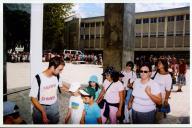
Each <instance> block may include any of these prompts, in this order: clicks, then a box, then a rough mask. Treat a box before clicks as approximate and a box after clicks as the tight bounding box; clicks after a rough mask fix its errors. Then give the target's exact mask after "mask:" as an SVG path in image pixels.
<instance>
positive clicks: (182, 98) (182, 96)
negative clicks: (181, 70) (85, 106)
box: [7, 63, 190, 124]
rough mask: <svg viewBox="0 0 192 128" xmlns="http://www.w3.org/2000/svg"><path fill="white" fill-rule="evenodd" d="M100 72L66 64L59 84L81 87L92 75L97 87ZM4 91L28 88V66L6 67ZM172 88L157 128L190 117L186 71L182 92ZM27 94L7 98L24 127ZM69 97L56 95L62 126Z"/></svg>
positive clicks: (28, 116)
mask: <svg viewBox="0 0 192 128" xmlns="http://www.w3.org/2000/svg"><path fill="white" fill-rule="evenodd" d="M47 66H48V63H43V65H42V70H44V69H46V68H47ZM102 72H103V68H102V67H101V66H98V65H87V64H82V65H79V64H68V63H67V64H66V66H65V68H64V70H63V72H62V74H61V78H62V79H63V81H65V82H68V83H72V82H76V81H79V82H80V83H81V84H87V83H88V79H89V76H90V75H92V74H96V75H97V76H98V77H99V83H101V82H102V76H101V73H102ZM7 79H8V81H7V88H8V93H11V92H15V91H19V90H24V89H28V88H29V87H30V64H29V63H7ZM176 90H177V87H176V86H174V87H173V90H172V93H171V96H170V100H169V103H170V106H171V112H170V113H169V114H168V115H167V118H164V119H162V120H160V122H159V123H161V124H188V123H189V115H190V86H189V70H188V71H187V85H186V86H184V87H183V88H182V90H183V92H179V93H178V92H175V91H176ZM28 95H29V90H25V91H22V92H18V93H14V94H10V95H8V100H10V101H14V102H16V104H17V105H18V106H19V108H20V113H21V116H22V117H23V118H24V119H25V120H26V122H27V123H28V124H31V123H32V120H31V104H30V99H29V96H28ZM68 100H69V94H68V93H64V94H59V101H60V102H59V104H60V122H59V123H60V124H63V119H64V116H65V115H66V112H67V106H68Z"/></svg>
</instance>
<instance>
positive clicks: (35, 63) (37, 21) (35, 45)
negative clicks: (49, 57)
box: [30, 3, 43, 83]
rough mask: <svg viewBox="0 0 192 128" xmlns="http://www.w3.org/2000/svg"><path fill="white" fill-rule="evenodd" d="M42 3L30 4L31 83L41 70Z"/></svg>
mask: <svg viewBox="0 0 192 128" xmlns="http://www.w3.org/2000/svg"><path fill="white" fill-rule="evenodd" d="M42 46H43V4H35V3H34V4H31V33H30V63H31V67H30V69H31V83H32V80H33V78H34V77H35V75H36V74H37V73H40V72H42V48H43V47H42Z"/></svg>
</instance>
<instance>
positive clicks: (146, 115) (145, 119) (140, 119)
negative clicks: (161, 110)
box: [132, 109, 156, 124]
mask: <svg viewBox="0 0 192 128" xmlns="http://www.w3.org/2000/svg"><path fill="white" fill-rule="evenodd" d="M155 113H156V110H153V111H150V112H137V111H135V110H134V109H132V119H133V124H154V123H155Z"/></svg>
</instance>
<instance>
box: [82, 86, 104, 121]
mask: <svg viewBox="0 0 192 128" xmlns="http://www.w3.org/2000/svg"><path fill="white" fill-rule="evenodd" d="M80 93H81V95H82V97H83V102H84V103H85V108H84V111H83V114H82V118H81V124H101V123H102V119H101V110H100V108H99V106H98V104H97V103H96V102H95V101H94V99H95V89H93V88H91V87H86V88H85V89H83V90H80Z"/></svg>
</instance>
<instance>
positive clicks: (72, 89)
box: [69, 82, 81, 92]
mask: <svg viewBox="0 0 192 128" xmlns="http://www.w3.org/2000/svg"><path fill="white" fill-rule="evenodd" d="M80 86H81V85H80V83H79V82H74V83H72V84H71V86H70V88H69V91H70V92H76V91H77V90H78V89H79V88H80Z"/></svg>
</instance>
